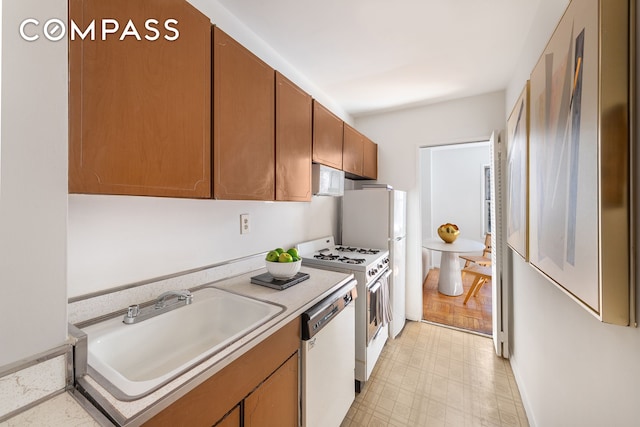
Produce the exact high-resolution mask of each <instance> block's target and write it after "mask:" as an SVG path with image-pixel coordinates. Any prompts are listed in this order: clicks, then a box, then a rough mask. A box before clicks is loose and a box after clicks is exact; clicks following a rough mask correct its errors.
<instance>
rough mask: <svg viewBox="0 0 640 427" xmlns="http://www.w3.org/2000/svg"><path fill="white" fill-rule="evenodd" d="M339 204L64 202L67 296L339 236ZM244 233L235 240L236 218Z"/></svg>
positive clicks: (328, 200)
mask: <svg viewBox="0 0 640 427" xmlns="http://www.w3.org/2000/svg"><path fill="white" fill-rule="evenodd" d="M337 209H338V200H337V199H336V198H333V197H313V199H312V201H311V202H310V203H298V202H277V203H273V202H241V201H223V200H189V199H171V198H156V197H130V196H90V195H70V196H69V296H70V297H73V296H79V295H84V294H88V293H91V292H97V291H101V290H105V289H109V288H112V287H115V286H119V285H124V284H129V283H133V282H137V281H140V280H145V279H151V278H154V277H158V276H162V275H165V274H171V273H176V272H180V271H185V270H189V269H192V268H198V267H202V266H206V265H210V264H214V263H218V262H222V261H228V260H232V259H236V258H240V257H243V256H247V255H253V254H256V253H260V252H265V251H268V250H270V249H273V248H276V247H280V246H282V247H285V246H287V247H290V246H293V245H294V244H296V243H298V242H301V241H304V240H309V239H313V238H316V237H321V236H323V235H334V236H336V237H337V236H338V224H337V217H338V215H337ZM245 213H248V214H249V215H250V221H251V232H250V233H248V234H244V235H241V234H240V214H245Z"/></svg>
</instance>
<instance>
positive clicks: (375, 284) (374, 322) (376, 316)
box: [367, 269, 390, 345]
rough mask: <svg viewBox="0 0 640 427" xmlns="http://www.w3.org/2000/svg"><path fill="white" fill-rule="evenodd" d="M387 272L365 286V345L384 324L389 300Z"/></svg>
mask: <svg viewBox="0 0 640 427" xmlns="http://www.w3.org/2000/svg"><path fill="white" fill-rule="evenodd" d="M389 273H390V272H389V270H388V269H387V270H385V271H384V272H383V273H382V274H381V275H380V276H378V278H377V279H375V280H373V281H371V282H370V283H369V284H368V285H367V345H369V343H370V342H371V340H372V339H373V338H374V337H375V336H376V334H377V333H378V331H379V330H380V328H382V326H383V324H384V318H385V313H384V311H385V310H386V309H388V308H387V307H388V305H387V303H388V299H389V285H388V280H389Z"/></svg>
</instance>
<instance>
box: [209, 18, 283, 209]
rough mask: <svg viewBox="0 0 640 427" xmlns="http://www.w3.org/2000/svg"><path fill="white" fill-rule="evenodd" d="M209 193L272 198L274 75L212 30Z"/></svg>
mask: <svg viewBox="0 0 640 427" xmlns="http://www.w3.org/2000/svg"><path fill="white" fill-rule="evenodd" d="M213 70H214V71H213V164H214V166H213V192H214V197H215V198H216V199H227V200H274V197H275V142H274V138H275V130H274V128H275V84H274V79H275V77H274V76H275V71H274V69H273V68H271V67H270V66H268V65H267V64H266V63H264V62H263V61H262V60H260V58H258V57H257V56H255V55H254V54H253V53H251V52H250V51H249V50H248V49H246V48H245V47H244V46H242V45H241V44H240V43H238V42H237V41H235V40H234V39H233V38H231V37H230V36H229V35H227V34H226V33H225V32H223V31H222V30H220V29H219V28H218V27H214V29H213Z"/></svg>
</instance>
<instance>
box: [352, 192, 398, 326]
mask: <svg viewBox="0 0 640 427" xmlns="http://www.w3.org/2000/svg"><path fill="white" fill-rule="evenodd" d="M406 223H407V193H405V192H404V191H399V190H393V189H390V188H388V187H378V188H375V187H374V188H365V189H362V190H348V191H345V192H344V196H343V198H342V244H343V245H351V246H358V247H364V248H378V249H388V250H389V263H390V264H391V270H392V275H391V284H390V290H391V292H390V294H391V295H390V299H391V310H392V316H393V319H392V320H391V325H390V327H389V338H395V337H396V336H397V335H398V334H399V333H400V331H401V330H402V328H403V327H404V324H405V319H406V308H405V294H406V290H405V289H406V283H405V282H406V280H405V277H406V276H405V270H406V242H407V238H406Z"/></svg>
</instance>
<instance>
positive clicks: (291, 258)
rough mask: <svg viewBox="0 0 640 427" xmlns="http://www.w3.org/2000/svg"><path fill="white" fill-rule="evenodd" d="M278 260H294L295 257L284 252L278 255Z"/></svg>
mask: <svg viewBox="0 0 640 427" xmlns="http://www.w3.org/2000/svg"><path fill="white" fill-rule="evenodd" d="M278 262H293V257H292V256H291V255H289V254H288V253H286V252H283V253H281V254H280V256H279V257H278Z"/></svg>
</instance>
